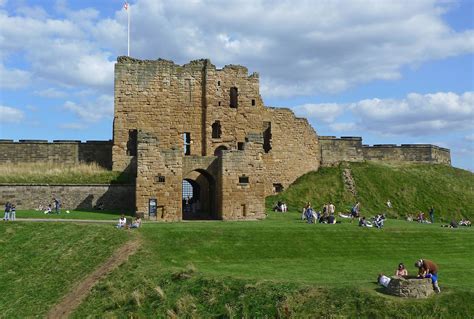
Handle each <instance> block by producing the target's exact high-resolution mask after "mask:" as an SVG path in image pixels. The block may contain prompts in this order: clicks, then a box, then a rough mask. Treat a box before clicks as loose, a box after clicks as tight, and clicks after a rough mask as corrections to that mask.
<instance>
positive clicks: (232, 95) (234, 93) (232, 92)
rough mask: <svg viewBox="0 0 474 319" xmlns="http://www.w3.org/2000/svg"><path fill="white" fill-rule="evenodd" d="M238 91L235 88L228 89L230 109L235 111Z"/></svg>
mask: <svg viewBox="0 0 474 319" xmlns="http://www.w3.org/2000/svg"><path fill="white" fill-rule="evenodd" d="M238 97H239V91H238V90H237V88H236V87H231V88H230V107H231V108H234V109H236V108H237V105H238V100H239V98H238Z"/></svg>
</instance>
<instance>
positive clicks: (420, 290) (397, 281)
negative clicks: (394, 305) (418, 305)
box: [385, 277, 434, 298]
mask: <svg viewBox="0 0 474 319" xmlns="http://www.w3.org/2000/svg"><path fill="white" fill-rule="evenodd" d="M385 291H386V292H387V293H388V294H390V295H394V296H399V297H405V298H427V297H429V296H431V295H432V294H434V290H433V285H432V283H431V279H430V278H423V279H418V278H403V277H392V278H391V280H390V283H389V284H388V287H387V288H386V289H385Z"/></svg>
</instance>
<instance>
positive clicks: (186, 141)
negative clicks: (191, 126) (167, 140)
mask: <svg viewBox="0 0 474 319" xmlns="http://www.w3.org/2000/svg"><path fill="white" fill-rule="evenodd" d="M183 146H184V155H191V133H189V132H184V133H183Z"/></svg>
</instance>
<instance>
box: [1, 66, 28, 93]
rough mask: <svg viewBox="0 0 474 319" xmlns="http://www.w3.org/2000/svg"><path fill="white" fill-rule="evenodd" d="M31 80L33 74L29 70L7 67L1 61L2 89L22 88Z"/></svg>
mask: <svg viewBox="0 0 474 319" xmlns="http://www.w3.org/2000/svg"><path fill="white" fill-rule="evenodd" d="M30 81H31V74H30V73H29V72H27V71H24V70H20V69H15V68H10V69H7V68H5V66H4V65H3V64H2V63H1V62H0V88H2V89H21V88H24V87H26V86H28V84H29V83H30Z"/></svg>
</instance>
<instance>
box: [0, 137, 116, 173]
mask: <svg viewBox="0 0 474 319" xmlns="http://www.w3.org/2000/svg"><path fill="white" fill-rule="evenodd" d="M80 162H84V163H97V164H98V165H99V166H102V167H104V168H107V169H112V141H87V142H81V141H63V140H56V141H53V142H48V141H47V140H20V141H18V142H14V141H13V140H0V164H2V163H57V164H78V163H80Z"/></svg>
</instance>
